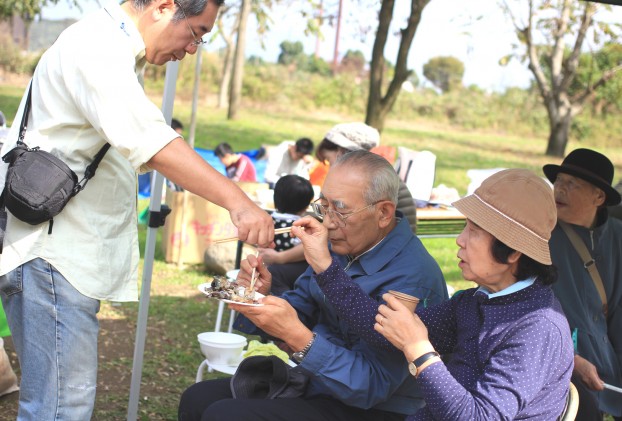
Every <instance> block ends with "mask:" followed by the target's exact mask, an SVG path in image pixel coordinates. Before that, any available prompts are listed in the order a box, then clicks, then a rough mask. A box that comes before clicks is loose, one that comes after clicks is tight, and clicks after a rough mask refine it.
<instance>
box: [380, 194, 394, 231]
mask: <svg viewBox="0 0 622 421" xmlns="http://www.w3.org/2000/svg"><path fill="white" fill-rule="evenodd" d="M378 211H379V212H380V218H379V220H378V225H379V226H380V228H386V227H387V226H388V225H389V224H390V223H391V221H393V218H394V217H395V204H393V203H391V202H389V201H388V200H387V201H384V202H381V203H379V204H378Z"/></svg>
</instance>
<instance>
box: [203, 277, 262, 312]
mask: <svg viewBox="0 0 622 421" xmlns="http://www.w3.org/2000/svg"><path fill="white" fill-rule="evenodd" d="M211 287H212V283H211V282H206V283H204V284H201V285H199V286H198V287H197V288H198V289H199V291H201V292H202V293H203V294H205V295H207V294H208V291H209V290H210V288H211ZM263 297H265V295H263V294H262V293H260V292H257V291H255V298H256V299H259V298H263ZM208 298H215V299H217V300H218V301H222V302H223V303H230V304H239V305H241V306H251V307H262V306H263V304H253V303H243V302H241V301H233V300H227V299H225V298H216V297H208Z"/></svg>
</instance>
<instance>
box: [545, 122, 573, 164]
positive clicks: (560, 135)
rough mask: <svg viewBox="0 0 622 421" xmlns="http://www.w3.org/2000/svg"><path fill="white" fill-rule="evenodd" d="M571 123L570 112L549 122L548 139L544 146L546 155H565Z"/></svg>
mask: <svg viewBox="0 0 622 421" xmlns="http://www.w3.org/2000/svg"><path fill="white" fill-rule="evenodd" d="M571 124H572V116H571V114H570V113H567V114H566V115H564V116H562V118H560V119H558V120H557V121H551V122H550V125H551V132H550V134H549V141H548V145H547V148H546V154H547V155H549V156H557V157H564V156H565V154H566V145H567V144H568V135H569V134H570V125H571Z"/></svg>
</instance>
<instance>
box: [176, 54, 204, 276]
mask: <svg viewBox="0 0 622 421" xmlns="http://www.w3.org/2000/svg"><path fill="white" fill-rule="evenodd" d="M202 58H203V49H202V48H199V50H198V51H197V61H196V66H195V68H194V89H193V92H192V113H191V114H190V136H189V138H188V143H189V144H190V147H191V148H192V149H194V135H195V132H196V128H197V107H198V104H199V80H200V78H201V63H202V62H203V60H202ZM182 195H183V197H182V205H181V235H180V237H179V238H180V241H179V254H178V258H177V265H178V266H179V267H183V265H184V258H183V256H184V238H186V219H187V217H188V215H187V214H186V205H187V204H188V192H187V191H186V190H185V189H184V192H183V193H182Z"/></svg>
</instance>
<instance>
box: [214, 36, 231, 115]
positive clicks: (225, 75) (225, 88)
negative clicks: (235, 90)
mask: <svg viewBox="0 0 622 421" xmlns="http://www.w3.org/2000/svg"><path fill="white" fill-rule="evenodd" d="M234 52H235V46H234V45H233V43H231V44H228V45H227V48H226V50H225V58H224V62H223V68H222V79H221V80H220V88H219V90H218V108H221V109H222V108H225V107H227V106H228V105H229V89H230V87H231V73H232V72H233V53H234Z"/></svg>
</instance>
